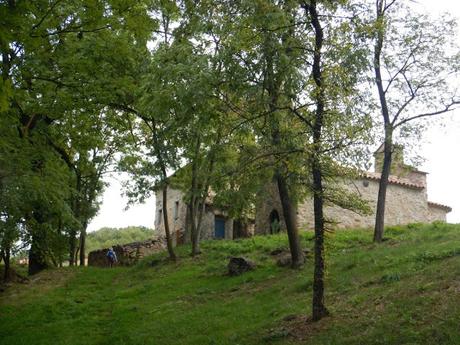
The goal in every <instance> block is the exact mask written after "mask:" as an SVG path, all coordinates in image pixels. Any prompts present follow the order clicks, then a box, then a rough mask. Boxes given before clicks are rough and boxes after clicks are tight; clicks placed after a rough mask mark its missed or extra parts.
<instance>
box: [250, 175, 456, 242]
mask: <svg viewBox="0 0 460 345" xmlns="http://www.w3.org/2000/svg"><path fill="white" fill-rule="evenodd" d="M425 176H426V174H425V173H420V174H418V173H414V174H413V175H412V176H411V180H412V181H413V182H414V183H415V184H418V186H417V185H413V186H410V185H408V184H407V183H406V185H402V184H397V183H391V184H389V185H388V188H387V198H386V208H385V225H399V224H408V223H417V222H433V221H435V220H439V221H445V220H446V213H447V212H449V208H448V207H446V206H442V205H437V204H433V203H428V201H427V194H426V188H424V186H425V183H424V182H425ZM402 181H404V183H405V181H406V180H402ZM417 182H418V183H417ZM344 185H345V188H347V189H349V190H350V191H353V192H357V193H359V194H360V196H361V198H363V199H364V200H366V201H368V202H369V206H370V208H371V210H372V211H373V212H372V214H370V215H361V214H358V213H356V212H353V211H350V210H346V209H342V208H340V207H338V206H332V205H329V206H326V207H325V208H324V215H325V217H326V219H327V220H330V221H332V222H335V223H336V224H335V225H334V227H335V228H342V229H343V228H371V227H373V226H374V222H375V209H376V205H377V195H378V189H379V180H377V179H375V178H361V179H356V180H353V181H350V182H348V183H344ZM273 209H276V210H277V211H278V213H279V216H280V218H281V229H282V230H285V228H286V227H285V223H284V219H283V215H282V208H281V202H280V199H279V195H278V191H277V188H276V185H275V184H273V183H271V184H270V185H269V186H268V187H267V193H266V194H265V197H264V198H263V199H262V200H261V201H259V203H258V205H257V210H256V229H255V232H256V234H268V233H270V221H269V217H270V212H271V211H272V210H273ZM297 224H298V226H299V229H300V230H308V229H313V227H314V215H313V200H312V198H307V199H306V200H305V201H303V202H302V203H300V204H299V205H298V208H297Z"/></svg>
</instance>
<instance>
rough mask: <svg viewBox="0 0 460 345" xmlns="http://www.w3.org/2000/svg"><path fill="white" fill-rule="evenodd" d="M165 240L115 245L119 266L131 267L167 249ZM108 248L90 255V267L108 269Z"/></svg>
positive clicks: (158, 239)
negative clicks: (146, 257)
mask: <svg viewBox="0 0 460 345" xmlns="http://www.w3.org/2000/svg"><path fill="white" fill-rule="evenodd" d="M165 243H166V242H165V240H164V238H157V239H152V240H147V241H142V242H133V243H128V244H122V245H114V246H113V247H112V248H113V250H114V251H115V253H116V254H117V259H118V264H117V265H120V266H131V265H133V264H135V263H137V262H138V261H139V260H140V259H142V258H143V257H144V256H148V255H151V254H154V253H158V252H160V251H163V250H164V249H165V247H166V246H165ZM108 250H109V249H108V248H104V249H99V250H94V251H92V252H90V253H89V256H88V266H99V267H107V266H108V260H107V251H108Z"/></svg>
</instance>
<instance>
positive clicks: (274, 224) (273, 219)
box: [269, 209, 281, 234]
mask: <svg viewBox="0 0 460 345" xmlns="http://www.w3.org/2000/svg"><path fill="white" fill-rule="evenodd" d="M269 221H270V233H271V234H277V233H279V232H280V228H281V224H280V215H279V213H278V211H277V210H275V209H274V210H272V211H271V212H270V216H269Z"/></svg>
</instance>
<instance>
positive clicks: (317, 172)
mask: <svg viewBox="0 0 460 345" xmlns="http://www.w3.org/2000/svg"><path fill="white" fill-rule="evenodd" d="M314 160H315V162H314V163H313V168H312V174H313V210H314V211H313V212H314V218H315V271H314V273H313V301H312V319H313V321H318V320H320V319H322V318H323V317H324V316H326V315H328V311H327V309H326V306H325V304H324V215H323V206H324V201H323V185H322V176H321V168H320V167H319V165H318V164H317V163H318V162H316V158H314Z"/></svg>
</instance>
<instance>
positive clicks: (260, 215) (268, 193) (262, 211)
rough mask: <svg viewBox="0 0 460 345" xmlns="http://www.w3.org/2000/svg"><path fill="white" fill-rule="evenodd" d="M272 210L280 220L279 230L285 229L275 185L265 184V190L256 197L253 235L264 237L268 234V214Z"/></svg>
mask: <svg viewBox="0 0 460 345" xmlns="http://www.w3.org/2000/svg"><path fill="white" fill-rule="evenodd" d="M273 210H276V211H277V212H278V216H279V219H280V229H281V230H282V231H283V230H285V229H286V223H285V221H284V216H283V207H282V205H281V200H280V196H279V192H278V187H277V185H276V184H275V183H273V182H272V183H269V184H267V188H266V189H265V190H264V191H263V193H261V194H260V195H259V196H258V200H257V205H256V220H255V229H254V233H255V234H256V235H265V234H269V233H270V214H271V212H272V211H273Z"/></svg>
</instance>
